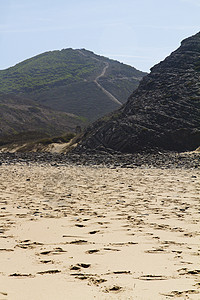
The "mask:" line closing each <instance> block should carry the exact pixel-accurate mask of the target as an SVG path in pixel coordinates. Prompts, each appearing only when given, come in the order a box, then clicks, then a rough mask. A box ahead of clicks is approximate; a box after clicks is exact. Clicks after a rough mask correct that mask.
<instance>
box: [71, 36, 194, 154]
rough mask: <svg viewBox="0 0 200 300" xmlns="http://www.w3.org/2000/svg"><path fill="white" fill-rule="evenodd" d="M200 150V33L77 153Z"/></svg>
mask: <svg viewBox="0 0 200 300" xmlns="http://www.w3.org/2000/svg"><path fill="white" fill-rule="evenodd" d="M199 145H200V32H199V33H197V34H196V35H194V36H191V37H189V38H187V39H185V40H183V41H182V43H181V46H180V47H179V48H178V49H177V50H176V51H174V52H173V53H172V54H171V55H170V56H168V57H167V58H166V59H165V60H164V61H162V62H160V63H159V64H157V65H155V66H154V67H153V68H152V69H151V73H150V74H149V75H147V76H146V77H144V78H143V80H142V81H141V83H140V85H139V87H138V88H137V90H136V91H134V92H133V94H132V95H131V96H130V97H129V99H128V101H127V103H126V104H125V105H124V106H123V107H122V108H121V109H119V110H118V111H116V112H114V113H113V114H111V115H110V116H108V117H106V118H104V119H100V120H99V121H97V122H96V123H94V124H93V125H92V126H90V128H88V130H87V131H86V133H85V134H84V136H83V138H82V140H81V142H80V143H79V145H78V147H77V150H76V151H78V152H84V151H87V150H88V149H102V148H103V149H109V148H110V149H112V150H116V151H120V152H124V153H134V152H138V151H143V150H147V151H149V150H152V149H157V150H158V149H160V150H173V151H186V150H193V149H195V148H197V147H198V146H199Z"/></svg>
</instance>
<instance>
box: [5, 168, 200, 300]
mask: <svg viewBox="0 0 200 300" xmlns="http://www.w3.org/2000/svg"><path fill="white" fill-rule="evenodd" d="M0 190H1V193H0V208H1V209H0V300H3V299H4V300H7V299H9V300H27V299H29V300H36V299H40V300H43V299H48V300H50V299H54V300H55V299H57V300H62V299H70V300H71V299H72V300H73V299H81V300H90V299H145V300H152V299H176V298H177V299H200V291H199V287H200V279H199V275H200V267H199V254H200V252H199V249H198V246H199V241H200V239H199V215H198V208H199V207H198V205H199V198H200V170H199V169H184V168H183V169H175V168H174V169H173V168H171V169H165V168H159V169H158V168H132V169H131V168H118V167H115V168H108V167H102V166H98V167H96V166H93V167H92V166H64V165H60V166H52V165H50V164H45V163H44V164H39V163H38V164H37V163H33V164H29V165H27V164H23V163H16V164H8V165H7V164H2V165H1V166H0Z"/></svg>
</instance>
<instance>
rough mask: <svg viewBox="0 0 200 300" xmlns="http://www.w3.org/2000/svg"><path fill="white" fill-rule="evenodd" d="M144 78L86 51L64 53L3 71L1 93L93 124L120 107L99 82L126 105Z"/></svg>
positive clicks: (0, 72)
mask: <svg viewBox="0 0 200 300" xmlns="http://www.w3.org/2000/svg"><path fill="white" fill-rule="evenodd" d="M104 70H105V73H103V72H104ZM101 75H102V76H101ZM144 75H146V73H143V72H141V71H138V70H136V69H135V68H133V67H131V66H128V65H125V64H122V63H119V62H117V61H114V60H110V59H108V58H105V57H103V56H99V55H95V54H94V53H93V52H90V51H87V50H85V49H81V50H73V49H63V50H61V51H50V52H46V53H43V54H40V55H37V56H35V57H33V58H30V59H28V60H25V61H23V62H21V63H19V64H17V65H15V66H14V67H11V68H8V69H6V70H2V71H0V82H1V86H0V92H2V93H14V94H15V95H22V96H25V97H27V98H30V99H32V100H35V101H37V102H38V103H39V104H43V105H45V106H48V107H51V108H53V109H54V110H61V111H65V112H68V113H73V114H76V115H79V116H82V117H84V118H87V119H88V120H90V121H93V120H96V119H97V118H99V117H100V116H103V115H105V114H106V113H109V112H111V111H113V110H114V109H116V108H118V107H119V104H117V103H115V102H113V101H112V100H111V99H110V98H109V96H108V95H106V94H105V93H104V92H103V91H102V89H100V88H99V86H98V85H97V83H96V82H95V80H96V79H97V78H98V83H99V84H100V85H101V86H102V87H103V88H104V89H106V90H107V91H108V92H110V93H111V94H112V95H113V96H114V97H116V99H117V100H119V102H121V103H124V102H125V101H126V100H127V98H128V96H129V95H130V94H131V93H132V91H133V90H134V89H135V88H136V87H137V86H138V84H139V81H140V80H141V79H142V77H143V76H144Z"/></svg>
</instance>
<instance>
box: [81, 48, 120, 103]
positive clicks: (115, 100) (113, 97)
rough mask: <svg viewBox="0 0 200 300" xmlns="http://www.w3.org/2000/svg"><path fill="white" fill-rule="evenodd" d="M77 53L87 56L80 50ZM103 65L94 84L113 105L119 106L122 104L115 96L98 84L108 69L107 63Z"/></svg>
mask: <svg viewBox="0 0 200 300" xmlns="http://www.w3.org/2000/svg"><path fill="white" fill-rule="evenodd" d="M78 52H79V53H80V54H82V55H83V56H87V55H85V54H84V53H83V52H82V51H81V50H78ZM92 59H94V60H97V61H99V59H98V58H95V57H92ZM104 64H105V67H104V68H103V70H102V72H101V74H99V75H98V76H97V77H96V78H95V79H94V83H95V84H96V85H97V86H98V87H99V88H100V89H101V90H102V92H103V93H104V94H105V95H106V96H107V97H109V98H110V100H111V101H113V102H115V103H117V104H118V105H120V106H121V105H122V103H121V102H120V101H119V100H118V99H117V98H116V97H115V96H113V95H112V94H111V93H110V92H109V91H108V90H106V89H105V88H104V87H103V86H102V85H101V84H100V83H99V82H98V80H99V78H101V77H103V76H104V75H105V73H106V70H107V69H108V67H109V63H108V62H104Z"/></svg>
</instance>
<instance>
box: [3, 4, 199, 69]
mask: <svg viewBox="0 0 200 300" xmlns="http://www.w3.org/2000/svg"><path fill="white" fill-rule="evenodd" d="M198 31H200V0H56V1H55V0H34V1H33V0H0V58H1V59H0V69H5V68H8V67H10V66H13V65H15V64H16V63H18V62H20V61H23V60H24V59H27V58H30V57H32V56H35V55H37V54H40V53H43V52H45V51H49V50H57V49H58V50H59V49H63V48H75V49H77V48H85V49H88V50H91V51H93V52H95V53H97V54H101V55H105V56H107V57H110V58H113V59H116V60H119V61H121V62H124V63H127V64H129V65H132V66H134V67H136V68H137V69H139V70H143V71H149V68H150V67H152V66H153V65H154V64H156V63H158V62H159V61H161V60H163V59H164V58H165V57H166V56H167V55H169V54H170V53H171V52H172V51H174V50H175V49H176V48H177V47H178V46H179V45H180V42H181V40H182V39H184V38H186V37H188V36H190V35H193V34H195V33H197V32H198Z"/></svg>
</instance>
